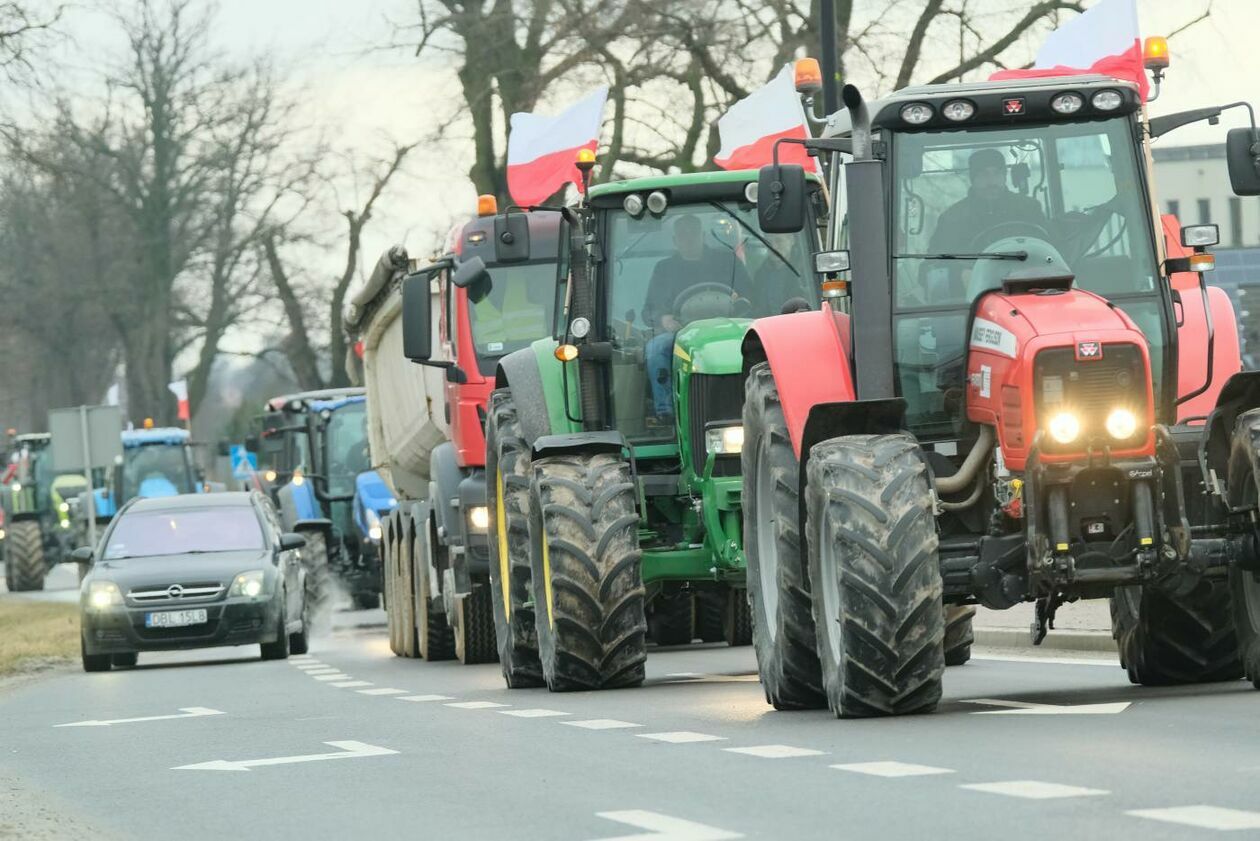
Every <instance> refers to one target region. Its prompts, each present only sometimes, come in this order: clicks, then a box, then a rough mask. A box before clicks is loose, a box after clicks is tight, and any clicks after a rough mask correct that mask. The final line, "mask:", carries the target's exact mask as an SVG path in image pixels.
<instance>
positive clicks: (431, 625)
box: [411, 518, 455, 661]
mask: <svg viewBox="0 0 1260 841" xmlns="http://www.w3.org/2000/svg"><path fill="white" fill-rule="evenodd" d="M421 528H423V529H427V530H428V540H427V541H426V543H427V544H428V546H429V547H430V549H429V551H430V552H432V551H433V550H432V547H433V545H434V543H433V541H435V540H436V539H437V534H436V530H435V529H434V528H433V521H432V519H430V518H426V519H425V521H424V523H423V524H422V525H421ZM412 545H413V549H412V557H413V558H414V559H415V567H414V568H413V571H412V574H411V575H412V581H413V583H414V584H415V605H416V637H417V639H416V650H417V651H418V652H419V654H420V656H421V657H423V658H424V659H426V660H434V661H436V660H449V659H451V658H452V657H454V656H455V635H454V634H453V633H452V632H451V626H450V625H448V624H447V622H446V614H445V613H442V612H440V611H437V610H434V608H433V605H434V602H433V597H432V594H431V593H430V590H429V586H430V583H429V571H430V570H431V569H432V568H433V561H432V558H430V557H429V556H427V555H426V553H425V550H424V548H423V546H422V544H421V542H420V536H419V535H417V536H416V539H415V542H414V543H413V544H412Z"/></svg>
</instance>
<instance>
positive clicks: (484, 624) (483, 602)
mask: <svg viewBox="0 0 1260 841" xmlns="http://www.w3.org/2000/svg"><path fill="white" fill-rule="evenodd" d="M491 601H492V599H491V593H490V585H489V584H488V583H485V582H482V583H478V584H474V585H473V589H472V592H471V593H469V594H468V595H467V596H464V597H463V598H460V599H456V600H455V617H454V620H455V621H454V622H452V623H451V626H452V630H453V631H454V634H455V656H456V657H457V658H458V659H459V662H461V663H463V664H464V665H466V666H470V665H473V664H475V663H493V662H494V661H495V660H497V659H498V658H499V650H498V647H497V646H496V645H495V638H494V606H493V605H492V604H491Z"/></svg>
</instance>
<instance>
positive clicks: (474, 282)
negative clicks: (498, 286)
mask: <svg viewBox="0 0 1260 841" xmlns="http://www.w3.org/2000/svg"><path fill="white" fill-rule="evenodd" d="M489 280H490V272H489V271H487V270H486V261H485V260H483V259H481V258H480V257H469V258H468V259H467V260H462V261H461V262H460V264H459V268H457V269H456V270H455V272H454V274H452V275H451V285H452V286H458V287H459V288H460V289H467V288H469V287H473V286H481V285H482V284H485V283H487V282H488V281H489Z"/></svg>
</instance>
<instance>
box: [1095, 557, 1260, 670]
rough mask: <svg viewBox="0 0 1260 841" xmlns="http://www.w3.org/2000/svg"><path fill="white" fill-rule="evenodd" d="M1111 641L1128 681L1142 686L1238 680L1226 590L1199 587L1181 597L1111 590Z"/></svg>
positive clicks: (1221, 585)
mask: <svg viewBox="0 0 1260 841" xmlns="http://www.w3.org/2000/svg"><path fill="white" fill-rule="evenodd" d="M1111 635H1112V636H1113V637H1115V639H1116V645H1117V647H1119V649H1120V660H1121V662H1122V663H1123V664H1124V667H1125V669H1126V670H1127V671H1128V673H1129V680H1130V681H1132V682H1133V683H1136V684H1141V685H1143V686H1174V685H1176V684H1182V683H1211V682H1214V681H1222V680H1237V679H1238V678H1240V677H1242V673H1243V669H1242V663H1241V662H1240V661H1239V659H1238V637H1237V634H1235V633H1234V616H1233V606H1232V605H1231V603H1230V597H1229V585H1228V584H1227V583H1226V582H1223V581H1219V582H1214V581H1200V582H1199V583H1198V584H1197V585H1196V586H1195V588H1194V589H1193V590H1191V591H1190V593H1189V594H1187V595H1178V594H1176V593H1171V592H1168V591H1166V590H1162V589H1160V588H1158V587H1155V586H1151V585H1148V586H1145V587H1136V586H1135V587H1117V588H1116V591H1115V594H1114V595H1113V596H1112V597H1111Z"/></svg>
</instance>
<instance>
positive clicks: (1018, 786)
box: [959, 780, 1111, 800]
mask: <svg viewBox="0 0 1260 841" xmlns="http://www.w3.org/2000/svg"><path fill="white" fill-rule="evenodd" d="M959 788H968V789H971V790H972V791H984V792H988V793H989V794H1002V795H1005V796H1006V797H1023V798H1024V799H1026V800H1055V799H1057V798H1061V797H1096V796H1098V795H1102V794H1110V793H1111V792H1109V791H1106V790H1104V789H1101V788H1081V787H1080V786H1065V785H1061V784H1059V783H1043V782H1039V781H1038V780H1011V781H1009V782H1002V783H969V784H967V785H961V786H959Z"/></svg>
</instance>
